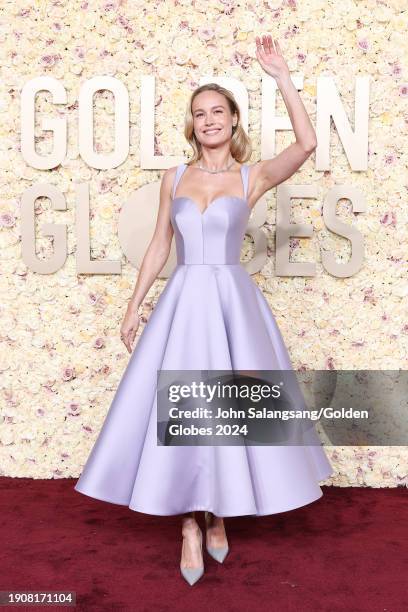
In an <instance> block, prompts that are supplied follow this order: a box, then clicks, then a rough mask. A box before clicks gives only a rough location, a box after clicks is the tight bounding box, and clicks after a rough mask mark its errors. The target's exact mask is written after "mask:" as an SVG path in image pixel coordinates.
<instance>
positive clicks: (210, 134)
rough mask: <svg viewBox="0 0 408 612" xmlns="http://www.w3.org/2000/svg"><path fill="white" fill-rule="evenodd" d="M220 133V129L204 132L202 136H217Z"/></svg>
mask: <svg viewBox="0 0 408 612" xmlns="http://www.w3.org/2000/svg"><path fill="white" fill-rule="evenodd" d="M219 131H220V128H217V129H214V130H205V131H204V134H208V135H209V136H212V135H213V134H217V133H218V132H219Z"/></svg>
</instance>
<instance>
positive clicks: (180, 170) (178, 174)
mask: <svg viewBox="0 0 408 612" xmlns="http://www.w3.org/2000/svg"><path fill="white" fill-rule="evenodd" d="M186 168H187V164H179V165H178V166H177V168H176V173H175V175H174V181H173V192H172V196H171V197H172V199H173V200H174V194H175V193H176V189H177V185H178V182H179V180H180V178H181V175H182V174H183V172H184V170H185V169H186Z"/></svg>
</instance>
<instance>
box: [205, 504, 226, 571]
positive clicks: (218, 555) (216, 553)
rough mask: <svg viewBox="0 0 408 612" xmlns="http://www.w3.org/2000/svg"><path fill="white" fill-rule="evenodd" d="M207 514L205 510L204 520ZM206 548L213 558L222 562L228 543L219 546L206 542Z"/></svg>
mask: <svg viewBox="0 0 408 612" xmlns="http://www.w3.org/2000/svg"><path fill="white" fill-rule="evenodd" d="M208 515H209V513H208V512H207V511H206V512H205V518H206V522H207V520H208ZM206 548H207V552H208V554H209V555H211V557H212V558H213V559H215V560H216V561H218V562H219V563H222V562H223V561H224V559H225V557H226V556H227V554H228V551H229V547H228V544H227V546H221V547H215V546H208V544H207V545H206Z"/></svg>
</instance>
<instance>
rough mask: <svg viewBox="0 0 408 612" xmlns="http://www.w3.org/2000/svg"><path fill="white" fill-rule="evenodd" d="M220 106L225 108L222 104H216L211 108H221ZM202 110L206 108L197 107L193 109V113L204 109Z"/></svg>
mask: <svg viewBox="0 0 408 612" xmlns="http://www.w3.org/2000/svg"><path fill="white" fill-rule="evenodd" d="M219 107H221V108H225V107H224V106H223V105H222V104H216V105H215V106H212V107H211V108H219ZM202 110H204V109H203V108H196V109H195V110H194V111H193V113H196V112H197V111H202Z"/></svg>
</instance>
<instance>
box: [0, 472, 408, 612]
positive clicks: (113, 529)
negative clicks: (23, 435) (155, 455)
mask: <svg viewBox="0 0 408 612" xmlns="http://www.w3.org/2000/svg"><path fill="white" fill-rule="evenodd" d="M75 482H76V480H74V479H60V480H32V479H28V478H0V504H1V518H0V521H1V534H2V547H1V555H0V558H1V561H0V580H1V584H0V590H3V591H4V590H17V589H24V590H54V591H57V590H61V591H67V590H73V591H76V595H77V606H76V607H75V608H73V607H71V608H69V607H64V608H63V607H61V606H59V607H58V608H56V607H51V608H50V607H47V609H48V610H52V609H58V610H66V611H68V610H70V609H75V610H81V611H82V610H83V611H84V612H85V611H87V612H93V611H101V610H102V611H103V610H112V611H116V610H118V611H119V610H124V611H134V610H135V611H138V612H139V611H144V610H146V611H149V612H151V611H152V610H154V611H155V612H156V611H165V610H166V611H167V610H177V611H178V610H194V611H196V610H198V611H201V610H211V611H218V610H222V612H228V611H234V612H236V611H237V610H248V611H250V610H251V612H252V611H258V610H261V611H262V610H265V611H269V610H272V611H275V610H276V611H279V612H292V611H293V612H309V611H310V612H317V611H328V612H337V611H338V612H340V611H341V612H344V611H345V610H347V611H358V612H365V611H366V610H367V611H370V612H373V611H377V610H378V612H406V610H408V594H407V589H406V580H407V569H408V552H407V542H408V520H407V519H408V513H407V501H408V498H407V489H406V488H396V489H366V488H333V487H323V492H324V496H323V497H322V498H321V499H319V500H317V501H315V502H313V503H312V504H309V505H308V506H304V507H303V508H299V509H297V510H292V511H290V512H283V513H280V514H275V515H271V516H266V517H260V518H251V517H237V518H227V519H225V524H226V527H227V533H228V536H229V543H230V553H229V555H228V557H227V558H226V560H225V564H224V565H219V564H217V562H216V561H214V560H213V559H212V558H211V557H209V556H208V555H206V556H205V559H204V562H205V564H206V573H205V574H204V576H203V578H201V579H200V581H199V582H197V584H195V585H194V586H192V587H190V586H189V585H188V584H187V583H186V582H185V581H184V580H183V579H182V577H181V575H180V573H179V569H178V563H179V558H180V550H181V537H180V522H181V521H180V517H174V516H172V517H154V516H149V515H145V514H141V513H137V512H133V511H131V510H129V509H128V508H127V507H125V506H117V505H114V504H109V503H106V502H100V501H97V500H94V499H92V498H89V497H86V496H84V495H81V494H80V493H78V492H76V491H74V490H73V486H74V484H75ZM198 516H199V517H200V521H201V526H202V525H203V522H202V519H203V515H202V513H200V514H199V515H198ZM0 609H1V610H22V608H21V607H20V608H16V607H7V608H6V607H0ZM24 609H26V610H34V609H37V610H38V609H40V607H27V608H24ZM41 609H44V610H45V609H46V608H45V607H44V606H42V607H41Z"/></svg>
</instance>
